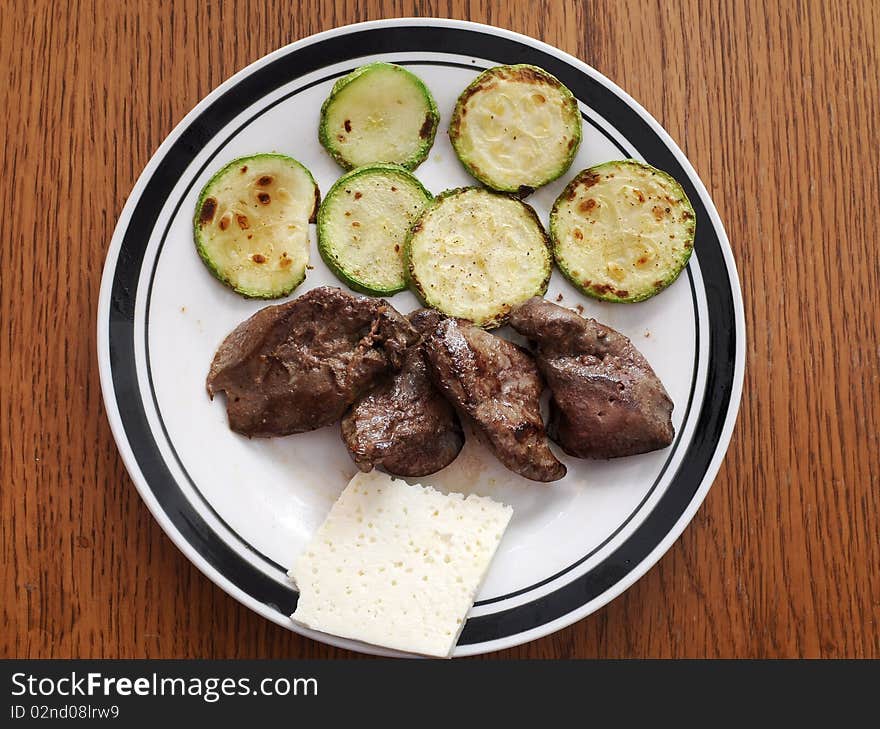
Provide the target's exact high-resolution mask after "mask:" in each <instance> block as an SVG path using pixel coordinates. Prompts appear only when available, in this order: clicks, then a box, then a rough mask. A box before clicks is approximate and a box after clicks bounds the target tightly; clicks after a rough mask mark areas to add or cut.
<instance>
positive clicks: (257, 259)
mask: <svg viewBox="0 0 880 729" xmlns="http://www.w3.org/2000/svg"><path fill="white" fill-rule="evenodd" d="M251 260H252V261H253V262H254V263H265V262H266V256H264V255H263V254H262V253H254V255H252V256H251Z"/></svg>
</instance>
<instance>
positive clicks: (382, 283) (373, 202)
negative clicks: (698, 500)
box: [318, 164, 431, 296]
mask: <svg viewBox="0 0 880 729" xmlns="http://www.w3.org/2000/svg"><path fill="white" fill-rule="evenodd" d="M430 200H431V193H429V192H428V191H427V190H426V189H425V188H424V187H423V186H422V183H420V182H419V181H418V180H417V179H416V178H415V177H413V176H412V175H411V174H410V173H409V172H407V171H406V170H405V169H404V168H403V167H399V166H398V165H388V164H376V165H367V166H365V167H358V168H357V169H355V170H352V171H351V172H349V173H348V174H346V175H343V176H342V177H340V178H339V179H338V180H337V181H336V183H335V184H334V185H333V187H331V188H330V191H329V192H328V193H327V195H326V197H325V198H324V201H323V202H322V203H321V208H320V210H319V211H318V251H319V252H320V254H321V258H323V259H324V262H325V263H326V264H327V265H328V266H329V267H330V269H331V270H332V271H333V273H335V274H336V275H337V276H338V277H339V278H340V279H342V281H344V282H345V283H346V284H347V285H348V286H349V287H351V288H352V289H354V290H355V291H360V292H361V293H364V294H372V295H376V296H391V295H392V294H396V293H397V292H398V291H403V290H404V289H405V288H406V279H405V277H404V275H403V245H404V243H405V241H406V235H407V233H408V232H409V229H410V227H411V226H412V224H413V223H414V222H415V221H416V219H417V218H418V217H419V215H420V214H421V212H422V209H423V208H424V207H425V205H426V204H427V203H428V202H429V201H430Z"/></svg>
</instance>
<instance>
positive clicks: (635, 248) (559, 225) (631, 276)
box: [550, 159, 696, 303]
mask: <svg viewBox="0 0 880 729" xmlns="http://www.w3.org/2000/svg"><path fill="white" fill-rule="evenodd" d="M695 228H696V218H695V216H694V209H693V207H692V206H691V203H690V201H689V200H688V198H687V195H685V192H684V190H683V189H682V187H681V185H679V184H678V182H676V181H675V180H674V179H673V178H672V177H670V176H669V175H668V174H666V173H665V172H662V171H660V170H658V169H656V168H654V167H651V166H650V165H647V164H645V163H644V162H638V161H636V160H631V159H629V160H620V161H614V162H606V163H605V164H601V165H597V166H595V167H590V168H589V169H586V170H584V171H583V172H581V173H580V174H578V175H577V176H576V177H575V178H574V179H573V180H572V181H571V182H570V183H568V186H567V187H566V188H565V190H563V191H562V194H561V195H560V196H559V197H558V198H557V200H556V202H555V203H554V204H553V210H552V211H551V212H550V236H551V238H552V240H553V255H554V257H555V258H556V263H557V264H558V266H559V269H560V270H561V271H562V273H563V274H565V276H566V278H568V280H569V281H571V282H572V284H574V285H575V286H576V287H577V288H578V289H580V290H581V291H582V292H583V293H585V294H587V295H588V296H593V297H595V298H597V299H603V300H605V301H617V302H626V303H629V302H635V301H643V300H644V299H647V298H650V297H651V296H654V294H657V293H659V292H660V291H662V290H663V289H665V288H666V287H667V286H669V284H671V283H672V282H673V281H675V279H676V278H678V274H679V273H681V271H682V269H683V268H684V267H685V266H686V265H687V262H688V260H689V259H690V257H691V253H692V251H693V247H694V231H695Z"/></svg>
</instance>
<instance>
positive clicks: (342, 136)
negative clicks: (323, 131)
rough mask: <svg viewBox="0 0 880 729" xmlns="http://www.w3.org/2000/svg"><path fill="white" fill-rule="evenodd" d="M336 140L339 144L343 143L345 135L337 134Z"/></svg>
mask: <svg viewBox="0 0 880 729" xmlns="http://www.w3.org/2000/svg"><path fill="white" fill-rule="evenodd" d="M336 139H338V140H339V141H340V142H344V141H345V135H344V134H337V135H336Z"/></svg>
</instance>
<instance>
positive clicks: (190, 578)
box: [0, 0, 880, 658]
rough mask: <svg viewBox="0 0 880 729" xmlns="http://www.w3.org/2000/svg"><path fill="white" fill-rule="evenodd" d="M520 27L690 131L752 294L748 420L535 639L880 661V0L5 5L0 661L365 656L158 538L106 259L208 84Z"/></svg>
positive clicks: (679, 136)
mask: <svg viewBox="0 0 880 729" xmlns="http://www.w3.org/2000/svg"><path fill="white" fill-rule="evenodd" d="M406 15H420V16H429V15H433V16H441V17H454V18H464V19H471V20H477V21H482V22H486V23H492V24H495V25H498V26H501V27H505V28H510V29H512V30H516V31H520V32H522V33H526V34H528V35H531V36H534V37H536V38H539V39H542V40H544V41H547V42H548V43H551V44H553V45H556V46H558V47H559V48H562V49H563V50H566V51H568V52H570V53H572V54H574V55H575V56H578V57H580V58H582V59H584V60H585V61H587V62H588V63H590V64H591V65H593V66H594V67H596V68H597V69H599V70H600V71H602V72H603V73H605V74H607V75H608V76H609V77H610V78H612V79H613V80H615V81H616V82H617V83H619V84H621V85H622V86H623V87H624V88H626V89H627V90H628V91H629V92H630V93H632V94H633V95H634V96H635V98H636V99H638V100H639V101H640V102H641V103H642V104H643V105H644V106H645V107H646V108H647V109H648V110H649V111H651V112H652V113H653V114H654V115H655V116H656V117H657V118H658V119H659V120H660V122H661V123H662V124H663V125H664V126H665V127H666V129H667V130H669V132H670V133H671V134H672V136H673V137H674V138H675V139H676V140H677V141H678V142H679V143H680V145H681V146H682V148H683V149H684V151H685V153H686V154H687V155H688V157H689V158H690V159H691V161H692V162H693V164H694V166H695V167H696V169H697V171H698V172H699V174H700V175H701V177H702V179H703V180H704V181H705V183H706V186H707V187H708V189H709V191H710V193H711V195H712V196H713V198H714V200H715V202H716V204H717V206H718V209H719V212H720V214H721V217H722V219H723V220H724V222H725V225H726V227H727V231H728V234H729V236H730V240H731V244H732V246H733V250H734V254H735V256H736V260H737V265H738V267H739V272H740V278H741V281H742V284H743V292H744V296H745V311H746V319H747V325H748V352H747V371H746V382H745V392H744V394H743V401H742V409H741V412H740V417H739V422H738V424H737V427H736V430H735V432H734V435H733V440H732V442H731V446H730V450H729V453H728V455H727V459H726V460H725V462H724V465H723V467H722V468H721V472H720V474H719V475H718V479H717V481H716V483H715V486H714V487H713V489H712V490H711V492H710V493H709V496H708V498H707V500H706V502H705V504H704V505H703V506H702V508H701V509H700V511H699V513H698V515H697V517H696V518H695V520H694V521H693V523H692V524H691V526H690V527H689V528H688V529H687V530H686V531H685V533H684V535H683V536H682V537H681V539H680V540H679V541H678V542H677V543H676V544H675V546H674V547H673V548H672V549H671V550H670V551H669V552H668V554H667V555H666V556H665V557H664V558H663V559H662V560H661V561H660V562H659V564H658V565H657V566H655V567H654V568H653V569H652V570H651V571H650V572H649V573H648V574H647V575H646V576H645V577H644V578H643V579H641V580H640V581H639V582H638V583H637V584H636V585H635V586H634V587H633V588H631V589H630V590H628V591H627V592H626V593H625V594H624V595H623V596H622V597H620V598H618V599H616V600H614V601H613V602H612V603H611V604H610V605H608V606H607V607H606V608H604V609H602V610H600V611H599V612H598V613H596V614H594V615H592V616H590V617H589V618H587V619H585V620H582V621H581V622H579V623H577V624H575V625H573V626H571V627H569V628H567V629H565V630H562V631H560V632H558V633H556V634H555V635H552V636H550V637H547V638H544V639H542V640H538V641H535V642H533V643H530V644H528V645H524V646H521V647H518V648H515V649H511V650H507V651H503V652H500V653H496V654H493V655H494V656H498V657H504V658H519V657H548V658H549V657H557V658H559V657H561V658H567V657H615V658H616V657H648V656H654V657H684V656H692V657H703V656H708V657H713V656H722V657H795V656H807V657H843V656H848V657H875V658H877V657H880V521H878V520H880V459H878V451H880V442H878V431H880V377H878V371H880V365H878V361H880V337H878V330H880V295H878V290H880V263H878V261H880V257H878V248H880V235H878V232H877V231H878V226H877V219H878V214H880V165H878V152H880V143H878V137H880V123H878V114H880V103H878V79H880V61H878V47H880V3H877V2H874V1H873V0H863V1H862V2H860V3H846V2H800V1H799V2H795V1H792V2H785V1H783V2H770V1H768V2H740V1H739V0H720V1H719V2H696V1H694V0H689V1H687V2H682V3H669V2H660V1H659V0H654V1H649V2H645V0H641V1H640V2H631V3H619V2H613V3H611V2H609V3H599V2H542V3H537V2H536V3H512V2H489V1H488V0H482V1H478V2H460V1H458V0H448V1H447V2H405V1H403V0H400V1H395V2H379V1H378V0H368V1H365V2H358V3H353V2H320V1H318V0H308V1H307V2H300V3H298V4H297V3H264V2H261V1H258V0H254V1H253V2H242V3H231V2H222V3H221V2H216V1H214V0H186V1H182V2H173V3H160V2H146V1H144V2H121V1H120V2H116V1H112V0H97V1H91V2H89V1H82V2H80V1H78V0H71V1H70V2H63V3H62V2H57V3H51V2H45V1H43V0H39V1H37V2H34V1H33V0H6V1H5V2H4V3H3V4H2V8H0V20H2V22H0V68H2V69H4V73H3V80H2V81H0V120H2V131H3V140H4V143H3V145H2V148H0V158H2V165H0V169H2V170H3V171H4V174H5V176H4V177H3V182H2V184H0V196H2V197H0V200H2V212H3V218H2V220H3V222H2V225H0V229H2V231H3V234H2V247H0V303H2V310H0V388H2V390H0V454H2V462H0V468H2V473H0V488H2V491H0V549H2V552H0V577H2V580H0V584H2V592H0V611H2V624H0V625H2V633H0V656H4V657H249V658H250V657H272V658H282V657H350V656H353V655H354V654H351V653H348V652H347V651H344V650H338V649H334V648H330V647H327V646H324V645H320V644H318V643H315V642H312V641H310V640H307V639H304V638H301V637H299V636H297V635H295V634H293V633H291V632H288V631H286V630H283V629H281V628H279V627H277V626H275V625H272V624H270V623H269V622H268V621H266V620H264V619H263V618H261V617H259V616H257V615H256V614H254V613H252V612H250V611H249V610H248V609H246V608H244V607H242V606H241V605H239V604H238V603H237V602H235V601H234V600H233V599H232V598H230V597H228V596H227V595H226V594H225V593H223V592H222V591H221V590H220V589H219V588H217V587H215V586H214V585H213V584H212V583H211V582H210V581H209V580H208V579H207V578H206V577H204V576H202V574H201V573H200V572H199V571H198V570H197V569H196V568H195V567H193V566H192V565H191V564H190V563H189V562H188V561H187V560H186V558H184V557H183V555H182V554H181V553H180V552H179V551H178V550H177V548H176V547H174V545H173V544H172V543H171V541H170V540H169V539H168V538H167V537H166V536H165V534H164V533H163V532H162V530H161V529H160V528H159V526H158V525H157V524H156V522H155V521H154V520H153V518H152V517H151V516H150V514H149V512H148V511H147V509H146V507H145V506H144V504H143V503H142V501H141V500H140V498H139V496H138V494H137V491H136V490H135V488H134V486H133V485H132V483H131V482H130V480H129V478H128V476H127V475H126V472H125V469H124V467H123V465H122V461H121V459H120V457H119V456H118V454H117V451H116V447H115V445H114V443H113V439H112V437H111V434H110V429H109V426H108V424H107V421H106V417H105V413H104V409H103V406H102V402H101V393H100V388H99V382H98V368H97V362H96V355H95V351H96V344H95V317H96V308H97V301H98V288H99V280H100V276H101V268H102V265H103V262H104V257H105V254H106V251H107V248H108V245H109V241H110V237H111V234H112V232H113V228H114V226H115V223H116V220H117V217H118V215H119V213H120V211H121V209H122V206H123V203H124V202H125V200H126V197H127V195H128V194H129V192H130V190H131V188H132V186H133V184H134V182H135V180H136V178H137V176H138V174H139V173H140V171H141V169H142V168H143V167H144V165H145V164H146V162H147V160H148V159H149V157H150V156H151V154H152V153H153V152H154V151H155V149H156V147H157V146H158V145H159V144H160V143H161V141H162V140H163V139H164V138H165V136H166V135H167V134H168V133H169V132H170V131H171V129H172V127H173V126H174V125H175V124H176V123H177V122H178V121H179V120H180V119H181V118H182V117H183V115H184V114H185V113H186V112H187V111H189V109H190V108H192V107H193V106H194V105H195V104H196V103H197V102H198V101H199V100H200V99H201V98H202V97H203V96H204V95H205V94H207V93H208V92H209V91H210V90H211V89H212V88H213V87H215V86H216V85H217V84H219V83H220V82H222V81H223V80H224V79H226V78H227V77H228V76H230V75H231V74H232V73H234V72H235V71H237V70H239V69H240V68H242V67H243V66H245V65H246V64H248V63H250V62H251V61H254V60H256V59H257V58H259V57H260V56H262V55H264V54H265V53H268V52H269V51H272V50H274V49H275V48H278V47H279V46H282V45H284V44H286V43H289V42H291V41H294V40H296V39H299V38H303V37H305V36H307V35H309V34H312V33H315V32H318V31H321V30H326V29H328V28H332V27H334V26H338V25H343V24H346V23H351V22H355V21H361V20H367V19H374V18H381V17H394V16H406Z"/></svg>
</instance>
